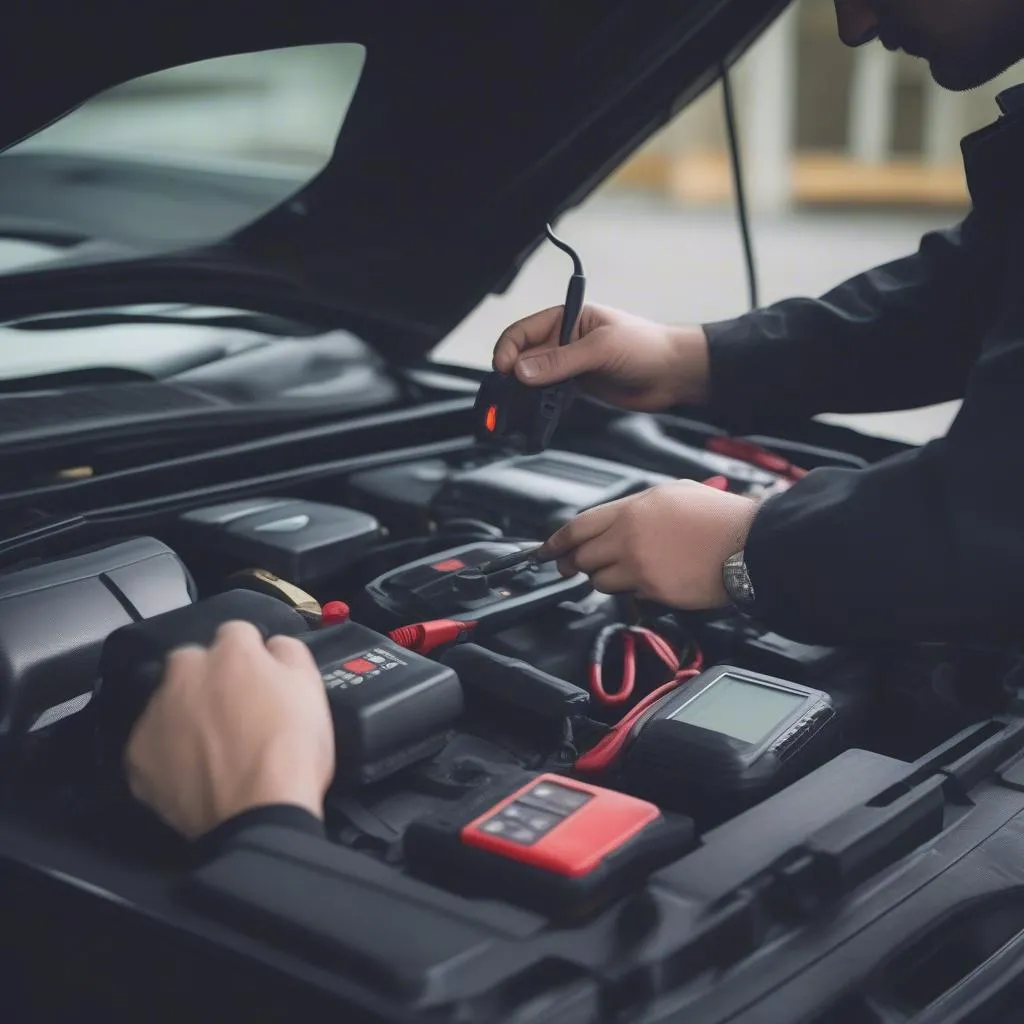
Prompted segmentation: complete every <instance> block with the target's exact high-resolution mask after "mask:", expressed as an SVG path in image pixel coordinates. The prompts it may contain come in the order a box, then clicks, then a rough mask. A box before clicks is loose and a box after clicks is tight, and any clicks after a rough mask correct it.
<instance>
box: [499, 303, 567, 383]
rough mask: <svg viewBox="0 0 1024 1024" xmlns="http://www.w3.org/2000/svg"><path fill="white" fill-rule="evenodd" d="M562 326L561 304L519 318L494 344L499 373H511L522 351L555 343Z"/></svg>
mask: <svg viewBox="0 0 1024 1024" xmlns="http://www.w3.org/2000/svg"><path fill="white" fill-rule="evenodd" d="M561 326H562V307H561V306H553V307H551V308H550V309H544V310H541V312H539V313H534V314H533V315H532V316H528V317H524V318H523V319H522V320H517V321H516V322H515V323H514V324H512V325H511V326H510V327H506V328H505V330H504V331H503V332H502V335H501V337H500V338H498V344H497V345H495V346H494V368H495V369H496V370H497V371H498V372H499V373H511V372H512V369H513V367H514V366H515V365H516V360H517V359H518V358H519V354H520V353H521V352H523V351H525V350H526V349H529V348H536V347H537V346H539V345H544V344H553V343H554V342H556V341H557V340H558V330H559V328H560V327H561Z"/></svg>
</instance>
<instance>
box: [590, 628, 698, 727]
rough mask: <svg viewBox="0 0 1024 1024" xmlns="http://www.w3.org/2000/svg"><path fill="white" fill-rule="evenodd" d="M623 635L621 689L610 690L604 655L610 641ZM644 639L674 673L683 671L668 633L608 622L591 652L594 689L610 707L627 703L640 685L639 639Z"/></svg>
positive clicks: (592, 684) (599, 699) (591, 673)
mask: <svg viewBox="0 0 1024 1024" xmlns="http://www.w3.org/2000/svg"><path fill="white" fill-rule="evenodd" d="M619 634H621V635H622V681H621V683H620V684H619V687H618V689H617V690H614V691H613V692H611V693H609V692H608V690H607V689H605V685H604V659H605V651H606V649H607V646H608V641H609V640H610V639H611V638H612V637H614V636H617V635H619ZM637 640H643V641H644V643H646V644H647V646H648V647H649V648H650V650H651V651H652V652H653V653H654V654H655V655H657V656H658V657H659V658H660V659H661V660H662V661H663V662H664V663H665V665H666V666H667V667H668V670H669V671H670V672H672V673H676V672H678V671H679V667H680V666H679V659H678V658H677V657H676V654H675V652H674V651H673V650H672V648H671V647H670V646H669V644H668V642H667V641H666V640H665V639H664V637H661V636H659V635H658V634H657V633H655V632H653V631H652V630H650V629H646V628H644V627H643V626H627V625H625V624H623V623H616V624H615V625H612V626H607V627H605V628H604V629H603V630H601V632H600V633H598V635H597V639H596V640H595V641H594V646H593V649H592V651H591V656H590V673H589V675H590V692H591V693H592V694H593V695H594V697H595V698H596V699H597V700H598V701H600V702H601V703H602V704H604V705H605V706H606V707H610V708H614V707H618V706H619V705H620V704H625V703H626V702H627V701H628V700H629V699H630V697H632V696H633V690H634V688H635V687H636V642H637Z"/></svg>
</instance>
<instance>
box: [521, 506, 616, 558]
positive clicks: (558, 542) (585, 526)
mask: <svg viewBox="0 0 1024 1024" xmlns="http://www.w3.org/2000/svg"><path fill="white" fill-rule="evenodd" d="M618 504H619V503H618V502H617V501H613V502H609V503H608V504H607V505H599V506H598V507H597V508H592V509H589V510H588V511H586V512H581V513H580V514H579V515H578V516H576V518H575V519H573V520H571V521H570V522H568V523H566V524H565V526H563V527H562V528H561V529H559V530H556V531H555V532H554V533H553V534H552V535H551V536H550V537H549V538H548V539H547V540H546V541H545V542H544V543H543V544H542V545H541V548H540V550H539V551H538V552H537V553H536V554H535V555H534V558H535V559H536V560H537V561H538V562H555V561H558V560H559V559H561V558H564V557H565V556H566V555H567V554H569V553H570V552H572V551H575V550H576V549H577V548H578V547H579V546H580V545H581V544H585V543H586V542H587V541H589V540H593V539H594V538H595V537H599V536H600V535H601V534H602V533H604V531H605V530H607V529H608V527H609V526H611V524H612V523H613V522H615V517H616V515H617V514H618V508H617V507H616V506H617V505H618Z"/></svg>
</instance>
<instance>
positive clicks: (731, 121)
mask: <svg viewBox="0 0 1024 1024" xmlns="http://www.w3.org/2000/svg"><path fill="white" fill-rule="evenodd" d="M721 75H722V97H723V99H724V100H725V125H726V129H727V131H728V133H729V156H730V158H731V160H732V180H733V188H734V189H735V191H736V210H737V213H738V214H739V221H740V234H741V235H742V236H743V255H744V258H745V259H746V261H747V287H748V289H749V291H750V308H751V309H757V308H758V306H759V305H760V302H759V300H758V287H757V263H756V261H755V259H754V243H753V240H752V238H751V235H750V217H749V216H748V214H747V190H746V188H745V187H744V184H743V159H742V154H741V153H740V136H739V130H738V129H737V127H736V107H735V105H734V103H733V96H732V81H731V79H730V77H729V68H728V67H727V66H726V65H725V64H722V65H721Z"/></svg>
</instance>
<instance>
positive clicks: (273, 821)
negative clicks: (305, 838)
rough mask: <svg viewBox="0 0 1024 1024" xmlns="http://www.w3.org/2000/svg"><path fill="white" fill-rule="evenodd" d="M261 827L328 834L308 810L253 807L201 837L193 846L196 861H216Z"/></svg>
mask: <svg viewBox="0 0 1024 1024" xmlns="http://www.w3.org/2000/svg"><path fill="white" fill-rule="evenodd" d="M260 825H277V826H278V827H283V828H291V829H295V830H297V831H300V832H305V833H307V834H309V835H316V836H323V835H324V834H325V833H324V823H323V822H322V821H321V820H320V819H319V818H318V817H317V816H316V815H315V814H311V813H310V812H309V811H307V810H306V809H305V808H304V807H298V806H297V805H295V804H269V805H267V806H264V807H253V808H251V809H250V810H248V811H243V812H242V813H241V814H236V815H235V816H234V817H233V818H228V820H227V821H222V822H221V823H220V824H219V825H218V826H217V827H216V828H213V829H211V830H210V831H209V832H207V833H205V835H202V836H200V837H199V838H198V839H197V840H196V841H195V842H194V843H193V844H192V859H193V860H194V861H195V863H197V864H201V863H204V862H205V861H208V860H212V859H213V858H214V857H216V856H218V854H220V853H222V852H223V851H224V849H225V848H226V847H228V846H229V845H230V844H231V843H232V841H233V840H235V839H236V838H238V837H239V836H241V835H242V834H243V833H244V832H246V831H247V830H248V829H251V828H257V827H258V826H260Z"/></svg>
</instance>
